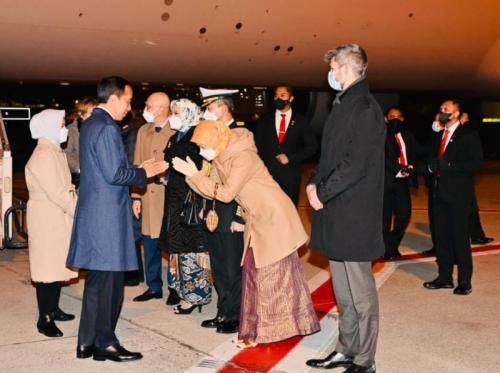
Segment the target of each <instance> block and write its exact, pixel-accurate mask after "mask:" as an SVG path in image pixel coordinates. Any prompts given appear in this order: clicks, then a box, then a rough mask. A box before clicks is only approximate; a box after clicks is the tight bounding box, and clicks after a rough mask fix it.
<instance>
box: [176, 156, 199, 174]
mask: <svg viewBox="0 0 500 373" xmlns="http://www.w3.org/2000/svg"><path fill="white" fill-rule="evenodd" d="M172 166H173V167H174V170H176V171H177V172H180V173H181V174H183V175H186V177H191V176H193V175H194V174H195V173H197V172H198V171H200V170H198V167H196V164H195V163H194V162H193V160H192V159H191V158H189V157H186V160H184V159H181V158H179V157H175V158H174V159H172Z"/></svg>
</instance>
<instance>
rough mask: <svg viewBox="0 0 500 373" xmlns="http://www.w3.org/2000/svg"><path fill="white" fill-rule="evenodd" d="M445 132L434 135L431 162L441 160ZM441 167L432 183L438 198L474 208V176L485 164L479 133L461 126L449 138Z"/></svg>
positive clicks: (430, 154)
mask: <svg viewBox="0 0 500 373" xmlns="http://www.w3.org/2000/svg"><path fill="white" fill-rule="evenodd" d="M442 137H443V131H441V132H438V133H434V134H433V136H432V138H431V143H430V148H429V149H430V150H429V151H430V153H429V157H428V160H429V162H430V161H432V160H436V159H438V158H439V147H440V145H441V139H442ZM442 159H443V160H442V161H441V162H440V163H439V164H440V167H439V169H438V170H437V172H435V173H434V175H433V176H434V180H433V182H431V186H432V190H433V193H434V195H435V196H439V197H441V198H442V199H443V200H444V201H447V202H449V203H465V204H470V205H472V203H473V200H474V195H475V193H474V174H475V173H476V172H477V171H479V169H480V168H481V165H482V163H483V150H482V147H481V140H480V138H479V134H478V133H477V131H475V130H473V129H471V128H469V127H467V126H463V125H459V126H458V127H457V129H456V130H455V132H454V133H453V135H452V136H451V138H450V141H449V143H448V145H447V146H446V149H445V152H444V154H443V156H442Z"/></svg>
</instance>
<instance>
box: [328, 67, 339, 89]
mask: <svg viewBox="0 0 500 373" xmlns="http://www.w3.org/2000/svg"><path fill="white" fill-rule="evenodd" d="M328 84H330V87H332V89H334V90H336V91H341V90H342V86H341V85H340V82H338V81H337V80H336V79H335V77H334V76H333V71H332V70H330V71H329V72H328Z"/></svg>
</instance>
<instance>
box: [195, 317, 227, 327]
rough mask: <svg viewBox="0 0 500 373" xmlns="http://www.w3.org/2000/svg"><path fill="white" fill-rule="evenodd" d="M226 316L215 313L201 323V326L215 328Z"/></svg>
mask: <svg viewBox="0 0 500 373" xmlns="http://www.w3.org/2000/svg"><path fill="white" fill-rule="evenodd" d="M225 320H226V318H225V317H224V316H222V315H217V316H215V317H214V318H213V319H210V320H205V321H203V322H202V323H201V326H202V327H203V328H217V327H218V326H219V325H220V323H222V322H224V321H225Z"/></svg>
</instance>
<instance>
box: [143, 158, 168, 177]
mask: <svg viewBox="0 0 500 373" xmlns="http://www.w3.org/2000/svg"><path fill="white" fill-rule="evenodd" d="M139 168H143V169H144V171H146V177H147V178H148V179H149V178H150V177H153V176H156V175H159V174H161V173H164V172H165V171H167V169H168V163H167V162H165V161H155V160H154V159H148V160H147V161H144V162H143V163H142V164H141V165H140V166H139Z"/></svg>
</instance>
